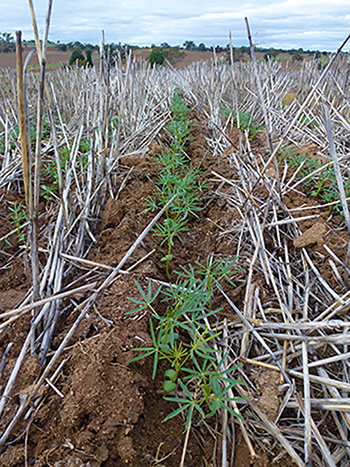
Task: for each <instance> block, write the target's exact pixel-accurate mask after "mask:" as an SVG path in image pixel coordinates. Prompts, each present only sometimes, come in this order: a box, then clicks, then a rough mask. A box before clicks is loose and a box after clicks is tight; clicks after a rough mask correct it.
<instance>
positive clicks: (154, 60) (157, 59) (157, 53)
mask: <svg viewBox="0 0 350 467" xmlns="http://www.w3.org/2000/svg"><path fill="white" fill-rule="evenodd" d="M148 60H149V62H150V64H151V65H152V66H154V65H163V63H164V60H165V57H164V54H163V52H162V51H161V50H160V49H154V50H152V53H151V55H150V56H149V59H148Z"/></svg>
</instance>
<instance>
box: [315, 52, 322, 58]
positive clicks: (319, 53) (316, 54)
mask: <svg viewBox="0 0 350 467" xmlns="http://www.w3.org/2000/svg"><path fill="white" fill-rule="evenodd" d="M314 58H321V52H320V51H319V50H316V52H315V53H314Z"/></svg>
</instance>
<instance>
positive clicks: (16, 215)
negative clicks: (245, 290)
mask: <svg viewBox="0 0 350 467" xmlns="http://www.w3.org/2000/svg"><path fill="white" fill-rule="evenodd" d="M9 210H10V211H11V213H10V214H8V215H7V216H6V217H7V218H9V220H10V222H11V224H14V225H15V226H16V230H17V234H18V238H19V240H20V241H21V242H25V237H24V235H23V234H22V232H21V226H22V224H23V223H25V222H28V221H29V218H28V215H27V211H26V210H25V208H24V206H23V203H22V202H21V203H17V201H16V202H15V204H14V206H13V208H11V207H10V208H9ZM10 246H11V244H10Z"/></svg>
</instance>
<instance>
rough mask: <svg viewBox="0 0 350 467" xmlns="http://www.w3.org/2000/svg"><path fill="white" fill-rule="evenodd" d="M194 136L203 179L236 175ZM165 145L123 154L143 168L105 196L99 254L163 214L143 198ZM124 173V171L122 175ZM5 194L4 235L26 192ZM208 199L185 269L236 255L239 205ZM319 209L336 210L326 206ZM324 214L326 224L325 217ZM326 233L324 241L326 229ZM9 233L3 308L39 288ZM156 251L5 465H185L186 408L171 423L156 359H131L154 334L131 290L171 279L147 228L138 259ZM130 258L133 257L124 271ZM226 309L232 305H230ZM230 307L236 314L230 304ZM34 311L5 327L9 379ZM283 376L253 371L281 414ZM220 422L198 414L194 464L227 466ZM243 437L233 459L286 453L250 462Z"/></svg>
mask: <svg viewBox="0 0 350 467" xmlns="http://www.w3.org/2000/svg"><path fill="white" fill-rule="evenodd" d="M192 136H193V140H192V141H191V143H190V144H189V148H188V153H189V154H190V156H191V159H192V163H193V164H194V165H196V166H199V165H200V166H201V167H202V170H203V177H205V178H209V179H210V178H211V170H215V172H218V173H221V174H222V175H223V176H225V177H230V175H231V174H232V173H233V172H232V170H233V169H232V168H231V167H230V166H229V164H228V163H227V161H226V160H220V159H218V158H215V159H214V158H211V156H210V155H209V152H208V151H206V150H205V149H206V148H205V146H206V140H205V137H206V134H205V131H204V129H203V128H202V127H201V125H199V124H194V126H193V129H192ZM157 151H159V148H158V147H153V148H152V151H150V153H149V154H148V155H147V156H145V157H144V158H139V157H138V158H137V157H129V158H124V159H123V161H122V162H123V165H124V168H125V169H126V170H128V169H129V168H130V167H132V166H134V170H133V171H132V173H131V175H130V176H129V177H128V179H127V182H126V184H125V186H124V188H123V189H122V191H121V193H120V196H119V198H118V199H117V200H114V199H109V200H108V201H107V203H106V205H105V208H104V210H103V212H102V214H101V220H100V223H99V226H98V232H97V239H98V242H97V245H96V247H95V248H94V249H93V250H91V252H90V255H89V259H90V260H93V261H96V262H99V263H103V264H105V265H109V266H116V265H117V264H118V262H119V261H120V259H121V258H122V256H123V255H124V254H125V252H126V251H127V250H128V249H129V248H130V246H131V245H132V243H133V242H134V241H135V240H136V238H137V237H138V235H139V234H140V233H141V232H142V230H143V229H144V228H145V226H146V225H147V224H148V222H149V221H150V220H151V218H152V216H153V215H152V214H151V213H149V212H148V213H146V212H145V207H144V206H143V204H142V202H143V201H144V200H145V198H147V197H148V196H150V195H152V193H154V190H155V185H154V183H155V179H156V168H157V164H156V163H155V162H154V154H155V152H157ZM122 180H123V178H122V177H121V178H120V183H121V182H122ZM212 188H214V187H212ZM2 196H3V202H2V204H1V206H0V218H1V223H0V236H3V235H4V234H6V233H7V232H9V231H10V230H11V229H12V228H13V226H12V225H11V223H10V221H9V219H8V217H7V216H8V214H9V207H10V206H11V203H13V202H14V201H15V200H19V199H20V197H18V195H15V194H11V193H6V194H5V193H3V195H2ZM304 201H305V199H303V202H304ZM285 202H286V204H288V205H289V207H292V206H293V205H294V206H299V205H300V204H301V203H300V199H299V200H298V199H297V197H296V196H293V197H290V198H288V197H286V200H285ZM203 206H204V207H203V210H202V211H201V214H200V218H198V219H193V220H192V222H191V226H190V230H189V232H188V234H187V235H185V236H184V243H183V244H181V243H177V245H176V249H177V256H176V261H175V262H174V264H173V265H172V270H173V271H174V270H178V269H179V266H180V265H187V264H189V263H192V264H193V263H194V262H195V261H200V262H204V261H205V260H206V258H207V256H208V254H211V253H213V254H220V255H221V256H222V257H223V258H226V257H228V256H232V257H234V256H235V246H234V244H233V243H231V241H230V240H231V239H230V236H229V235H221V236H220V235H219V234H220V232H221V231H222V230H226V229H230V227H231V226H232V223H233V221H234V219H235V218H237V217H238V216H239V214H238V213H237V212H236V210H235V208H233V207H231V206H230V205H229V204H228V203H227V202H226V201H225V200H224V199H221V198H218V197H217V196H215V195H214V192H213V190H211V189H208V190H207V191H206V192H205V193H204V196H203ZM321 214H322V216H326V214H325V213H321ZM322 222H323V223H326V220H324V218H323V217H322ZM310 223H311V221H310V222H309V223H308V222H307V221H305V222H303V223H301V225H300V229H301V231H302V232H303V231H307V229H309V228H310V227H311V225H310ZM330 231H332V226H330V225H328V229H327V232H328V233H326V231H325V230H324V228H323V227H322V235H326V236H327V235H328V238H330V242H333V243H337V242H338V243H337V244H338V245H339V244H341V242H342V241H343V240H342V238H341V237H339V236H338V237H337V236H336V235H333V236H332V235H331V234H330V233H329V232H330ZM304 235H305V234H304ZM317 235H318V237H317V238H319V236H320V235H321V234H320V233H318V234H317ZM9 241H10V242H11V245H12V246H11V247H10V246H9V245H8V246H7V247H6V248H4V250H3V252H2V255H1V257H0V262H1V265H2V266H3V267H2V269H1V270H0V307H1V310H2V311H4V310H8V309H12V308H13V307H14V306H16V305H18V304H19V303H20V302H21V300H22V299H23V297H24V296H25V293H26V291H27V290H28V289H29V282H28V280H27V276H26V274H25V270H26V268H25V257H24V256H23V253H21V254H18V256H16V257H15V258H14V260H13V261H12V262H11V263H10V264H9V265H7V264H6V263H7V261H8V258H9V255H12V254H13V253H15V252H17V251H19V252H21V251H23V250H21V249H19V248H18V247H19V246H20V241H19V240H18V239H17V238H16V235H15V234H14V235H12V236H11V237H10V238H9ZM299 246H300V245H299ZM307 246H310V247H311V251H312V248H315V249H321V248H322V245H321V244H319V242H318V241H315V242H311V243H308V245H307ZM333 246H334V245H333ZM295 247H298V245H295ZM154 249H156V251H155V252H154V253H152V254H151V255H150V256H149V257H148V259H147V260H145V261H143V262H141V263H140V265H139V266H138V267H137V268H136V269H135V270H134V271H133V272H132V273H130V274H127V275H122V276H121V277H120V278H119V279H118V280H117V281H115V282H114V284H113V285H112V286H111V287H109V288H108V290H107V291H106V292H105V293H104V295H102V296H101V297H100V299H99V300H98V302H97V306H96V309H95V313H93V314H91V315H90V316H89V317H88V318H87V319H85V321H83V323H82V325H81V326H80V327H79V329H78V331H77V332H76V334H75V336H74V340H73V341H72V342H71V344H70V347H69V349H67V351H66V353H65V355H64V356H63V357H64V358H67V361H66V362H65V364H64V366H63V370H62V372H61V373H60V375H59V377H58V379H57V380H56V382H55V389H54V388H52V387H49V386H48V387H46V388H44V389H43V390H42V392H41V393H40V394H39V395H40V397H41V398H40V401H39V404H38V406H37V407H36V410H35V412H33V413H34V416H33V417H32V419H31V420H30V423H29V425H28V420H22V421H21V422H20V423H19V424H18V425H17V426H16V429H15V431H14V433H13V436H12V442H11V444H9V445H8V446H7V448H6V450H5V451H4V452H3V453H2V454H1V465H2V466H4V467H22V466H24V465H25V458H26V460H27V462H28V465H35V467H51V466H57V467H58V466H61V467H63V466H67V467H73V466H86V467H87V466H89V467H99V466H102V467H112V466H113V467H118V466H120V467H121V466H127V465H130V466H134V467H148V466H156V465H157V466H166V467H172V466H177V465H179V463H180V458H181V454H182V449H183V440H184V434H183V430H184V421H183V420H182V419H181V417H175V418H172V419H171V420H169V421H167V422H165V423H162V421H163V420H164V418H165V417H166V416H167V415H168V414H169V413H170V412H171V411H172V410H174V406H173V405H172V404H171V403H169V402H166V401H165V400H164V399H163V397H162V391H161V387H160V384H161V383H160V382H159V380H157V379H155V380H152V378H151V373H152V362H151V361H149V360H141V361H139V362H137V363H133V364H130V363H128V361H129V360H130V358H131V357H132V356H134V353H133V351H132V350H131V349H132V348H134V347H138V346H140V343H142V342H143V343H146V344H147V343H148V342H149V341H150V337H149V333H148V331H149V329H148V316H145V315H144V314H143V313H138V314H137V315H126V314H125V313H126V312H128V311H130V310H132V308H133V304H132V302H131V301H130V300H129V299H128V298H127V297H134V298H136V297H138V295H137V289H136V287H135V285H134V281H135V279H136V280H137V281H138V282H139V283H140V284H141V285H142V286H143V287H145V286H146V285H147V283H148V278H155V279H158V280H163V281H166V280H167V279H166V275H165V271H164V263H162V262H161V261H160V260H161V257H162V256H163V255H164V254H165V251H164V248H163V249H162V248H160V241H159V239H158V238H157V237H153V236H152V235H148V236H147V237H146V239H145V240H144V242H143V243H142V246H141V247H140V248H139V249H138V250H137V251H136V253H135V255H134V256H133V258H132V262H133V263H135V262H136V261H138V260H141V259H142V258H143V257H144V256H145V254H147V253H150V252H152V251H153V250H154ZM162 250H163V251H162ZM5 264H6V267H4V265H5ZM129 266H131V263H130V264H127V265H126V266H125V268H128V267H129ZM238 267H241V268H242V269H244V267H245V265H244V264H238ZM323 272H324V273H326V272H327V271H326V270H325V271H323ZM173 274H174V273H173ZM328 274H329V276H330V275H331V274H330V273H328ZM174 277H175V276H174ZM245 280H246V278H245V273H244V272H242V273H238V274H237V276H236V278H235V283H236V286H237V287H236V288H233V287H232V286H230V285H227V286H226V287H227V290H228V291H229V292H230V295H231V296H232V297H234V298H235V301H236V304H237V306H239V304H240V303H241V302H242V300H243V299H244V284H245ZM83 298H84V297H81V300H83ZM159 306H161V304H159ZM218 306H224V307H225V305H224V304H221V303H218ZM69 311H70V309H69V308H68V309H67V312H66V313H63V314H62V316H61V319H60V322H59V323H58V328H57V331H56V334H55V338H54V341H53V345H52V350H53V351H54V350H55V349H56V348H57V347H58V346H59V344H60V343H61V342H62V339H63V338H64V336H65V334H66V332H67V330H68V329H69V328H70V327H71V325H72V324H73V322H74V321H75V319H76V316H74V315H72V314H70V313H69ZM223 313H226V314H228V315H230V314H232V313H231V311H230V310H227V309H225V308H224V310H223ZM30 319H31V317H30V316H29V315H25V316H24V317H23V318H22V319H21V320H18V321H16V322H15V323H14V324H13V325H12V326H9V327H7V328H6V329H5V330H4V331H3V332H2V333H1V334H0V355H2V354H3V352H4V351H5V349H6V347H7V345H8V344H9V343H10V342H13V343H14V345H13V348H12V349H11V352H10V355H9V357H8V360H7V362H6V366H5V369H4V374H3V381H7V378H8V376H9V374H10V372H11V370H12V368H13V367H14V364H15V362H16V359H17V356H18V353H19V350H20V348H21V346H22V345H23V342H24V339H25V338H26V335H27V332H28V329H29V327H30ZM24 367H25V371H22V372H21V375H20V377H19V378H18V381H17V382H16V384H15V387H14V388H13V391H12V393H11V397H12V398H15V399H18V398H19V397H20V396H21V395H22V394H24V393H27V392H28V388H29V387H30V386H31V385H32V384H33V383H34V382H35V378H36V377H37V375H38V372H39V367H38V361H37V357H36V356H31V355H29V354H28V356H27V358H26V360H25V364H24ZM276 375H277V373H274V372H271V371H264V372H260V373H259V374H256V375H255V381H256V386H257V394H256V397H257V399H258V404H259V406H260V408H261V409H262V410H263V411H264V412H265V413H266V414H267V415H268V416H269V417H270V418H271V419H274V417H275V416H276V414H277V408H278V403H279V399H278V398H279V393H278V386H279V384H280V380H279V376H278V377H277V376H276ZM6 410H7V412H6V414H5V417H4V419H3V421H2V425H0V432H1V431H2V430H3V428H4V426H5V425H6V423H8V421H9V420H11V418H13V416H14V409H13V408H12V405H11V406H10V405H9V406H8V408H7V409H6ZM220 423H221V422H220V419H219V418H218V419H213V420H210V421H209V422H208V424H207V425H205V424H203V423H200V420H199V419H198V420H197V419H195V420H194V424H193V430H192V432H191V436H190V441H189V445H188V448H187V455H186V466H187V467H190V466H193V467H207V466H212V465H216V464H214V462H213V459H216V461H217V463H218V464H217V465H219V464H220V455H221V452H220V450H221V443H220V442H219V443H218V444H216V441H217V436H216V433H219V437H218V439H219V441H220V433H221V431H220V430H221V424H220ZM236 438H237V439H236V443H235V445H236V456H235V463H234V466H235V467H248V466H254V467H265V466H266V467H267V466H269V465H272V460H273V459H274V457H276V456H277V455H278V454H279V452H278V449H277V452H274V453H273V454H271V450H270V453H269V451H268V450H266V452H265V450H263V449H262V448H259V447H257V448H256V449H257V453H258V455H257V457H256V459H255V460H254V461H252V460H251V459H250V457H249V452H248V450H247V447H246V445H245V442H244V441H243V439H242V435H241V433H240V432H239V430H238V429H237V434H236ZM273 465H274V466H275V467H279V466H282V465H283V466H284V467H289V466H292V465H293V463H292V462H291V461H290V460H289V458H287V457H286V456H282V457H281V459H280V460H279V461H276V462H274V463H273Z"/></svg>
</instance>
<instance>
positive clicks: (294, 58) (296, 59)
mask: <svg viewBox="0 0 350 467" xmlns="http://www.w3.org/2000/svg"><path fill="white" fill-rule="evenodd" d="M302 59H303V56H302V55H301V53H300V52H298V51H297V52H295V53H294V54H293V56H292V61H293V62H301V61H302Z"/></svg>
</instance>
